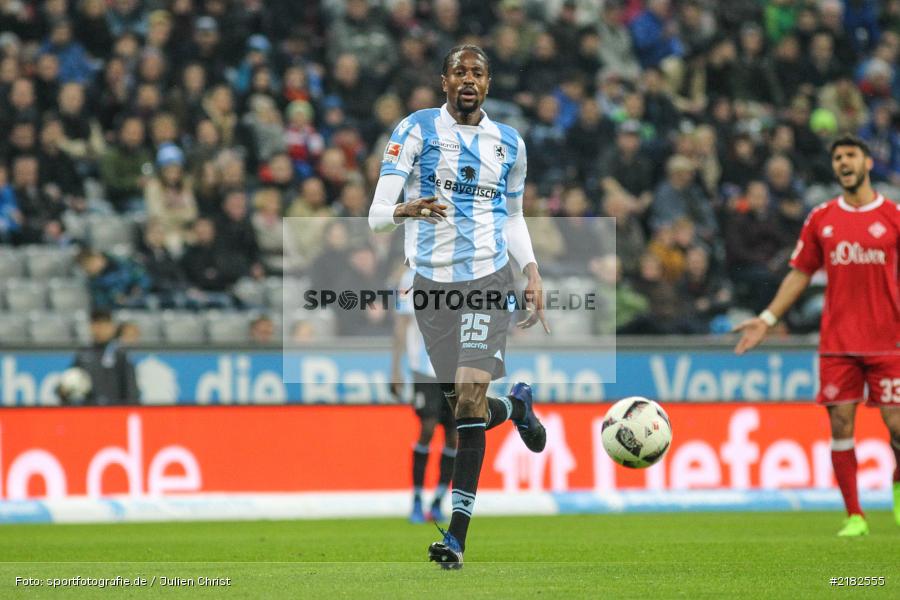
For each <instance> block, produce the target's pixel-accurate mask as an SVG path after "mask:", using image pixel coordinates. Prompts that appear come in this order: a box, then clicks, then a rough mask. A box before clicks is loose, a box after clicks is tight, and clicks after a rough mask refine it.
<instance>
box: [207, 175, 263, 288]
mask: <svg viewBox="0 0 900 600" xmlns="http://www.w3.org/2000/svg"><path fill="white" fill-rule="evenodd" d="M249 209H250V207H249V206H248V205H247V193H246V192H244V191H243V190H231V191H229V192H227V193H226V194H225V198H224V200H222V212H221V214H220V215H219V216H218V218H217V219H216V241H217V243H218V244H219V248H218V250H219V252H220V253H221V254H222V255H223V256H224V258H225V259H226V260H227V261H228V263H229V265H230V269H231V271H232V272H233V273H234V274H235V275H237V276H238V277H246V276H252V277H255V278H257V279H259V278H261V277H262V276H263V267H262V264H260V262H259V261H260V255H259V244H258V243H257V241H256V232H255V231H254V230H253V225H252V224H251V223H250V218H249Z"/></svg>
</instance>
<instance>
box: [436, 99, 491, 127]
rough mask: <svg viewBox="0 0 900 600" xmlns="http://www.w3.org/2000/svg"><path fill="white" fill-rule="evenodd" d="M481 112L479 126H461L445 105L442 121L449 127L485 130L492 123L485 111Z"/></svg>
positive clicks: (442, 109) (442, 111)
mask: <svg viewBox="0 0 900 600" xmlns="http://www.w3.org/2000/svg"><path fill="white" fill-rule="evenodd" d="M480 110H481V121H479V122H478V125H460V124H459V123H457V122H456V119H454V118H453V115H451V114H450V111H449V110H447V104H446V103H444V105H443V106H441V121H443V122H444V124H445V125H446V126H447V127H454V126H455V127H477V128H478V129H484V128H485V127H487V125H488V123H490V122H491V119H490V118H489V117H488V115H487V113H486V112H484V109H480Z"/></svg>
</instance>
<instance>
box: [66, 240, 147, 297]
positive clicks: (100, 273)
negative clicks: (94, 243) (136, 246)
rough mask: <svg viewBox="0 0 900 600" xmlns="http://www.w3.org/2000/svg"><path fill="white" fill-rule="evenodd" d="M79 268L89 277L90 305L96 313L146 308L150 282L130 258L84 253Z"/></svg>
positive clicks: (88, 251) (141, 269) (142, 270)
mask: <svg viewBox="0 0 900 600" xmlns="http://www.w3.org/2000/svg"><path fill="white" fill-rule="evenodd" d="M78 265H79V266H80V267H81V269H82V270H83V271H84V273H85V274H86V275H87V277H88V289H89V290H90V294H91V305H92V306H93V307H94V308H97V309H107V310H109V309H113V308H145V307H146V305H147V292H148V291H149V289H150V284H151V282H150V278H149V277H148V276H147V273H146V271H144V269H143V268H142V267H141V266H140V265H139V264H138V263H136V262H135V261H133V260H131V259H130V258H117V257H113V256H110V255H108V254H104V253H103V252H98V251H97V250H83V251H82V252H81V253H80V254H79V255H78Z"/></svg>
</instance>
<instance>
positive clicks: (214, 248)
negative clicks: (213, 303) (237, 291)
mask: <svg viewBox="0 0 900 600" xmlns="http://www.w3.org/2000/svg"><path fill="white" fill-rule="evenodd" d="M221 247H222V244H221V243H220V242H218V241H217V239H216V225H215V223H214V222H213V221H212V220H211V219H208V218H206V217H201V218H199V219H197V220H196V221H194V230H193V241H192V243H191V244H190V245H189V246H188V247H187V249H186V250H185V252H184V256H182V257H181V266H182V268H183V269H184V273H185V275H186V276H187V278H188V282H189V283H190V285H192V286H193V287H196V288H198V289H200V290H201V291H203V292H222V291H225V290H227V289H228V288H229V287H230V286H231V285H233V284H234V282H235V281H237V280H238V279H240V278H241V277H242V276H243V275H245V273H244V271H243V270H242V269H240V268H236V267H237V265H234V264H232V263H231V261H230V259H231V258H232V253H230V252H229V253H225V252H222V251H221V249H222V248H221Z"/></svg>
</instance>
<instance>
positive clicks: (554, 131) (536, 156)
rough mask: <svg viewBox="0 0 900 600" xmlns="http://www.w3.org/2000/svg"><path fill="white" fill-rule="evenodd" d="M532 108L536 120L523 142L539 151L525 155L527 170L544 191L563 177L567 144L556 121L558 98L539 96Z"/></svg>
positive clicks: (564, 178)
mask: <svg viewBox="0 0 900 600" xmlns="http://www.w3.org/2000/svg"><path fill="white" fill-rule="evenodd" d="M536 112H537V123H535V124H534V125H533V126H532V127H531V129H530V130H529V131H528V134H527V135H526V137H525V144H526V147H528V148H533V149H538V148H540V151H535V152H532V153H531V154H529V155H528V172H529V173H530V174H531V176H532V177H534V178H535V179H536V180H537V181H538V182H540V189H541V191H542V192H544V193H546V192H549V191H550V189H552V187H553V186H555V185H561V184H562V183H563V182H565V180H566V176H567V166H568V148H567V147H566V133H565V131H563V128H562V127H560V126H559V125H558V124H557V117H558V116H559V102H558V101H557V100H556V98H555V97H553V96H551V95H549V94H546V95H543V96H541V97H540V99H539V100H538V103H537V109H536Z"/></svg>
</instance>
